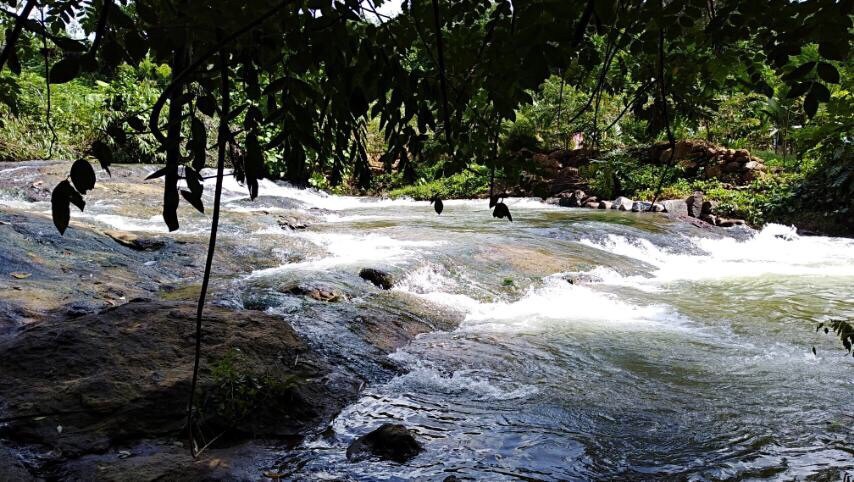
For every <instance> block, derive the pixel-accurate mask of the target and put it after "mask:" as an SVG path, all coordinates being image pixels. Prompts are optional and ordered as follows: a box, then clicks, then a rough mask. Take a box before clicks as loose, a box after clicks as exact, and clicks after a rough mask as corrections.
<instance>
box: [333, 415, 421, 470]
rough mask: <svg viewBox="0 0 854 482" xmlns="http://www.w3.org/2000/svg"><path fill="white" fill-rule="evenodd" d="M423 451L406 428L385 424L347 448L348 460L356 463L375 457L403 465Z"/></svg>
mask: <svg viewBox="0 0 854 482" xmlns="http://www.w3.org/2000/svg"><path fill="white" fill-rule="evenodd" d="M422 450H424V449H423V448H422V447H421V444H420V443H418V441H417V440H415V437H414V436H412V433H410V431H409V430H408V429H407V428H406V427H404V426H403V425H400V424H391V423H385V424H383V425H381V426H380V428H378V429H376V430H374V431H373V432H370V433H368V434H367V435H363V436H361V437H359V438H357V439H356V440H355V441H353V443H351V444H350V446H349V447H347V460H349V461H351V462H356V461H359V460H364V459H366V458H370V457H372V456H374V457H379V458H381V459H385V460H391V461H394V462H397V463H401V464H402V463H404V462H406V461H408V460H409V459H411V458H413V457H415V456H416V455H418V454H419V453H421V451H422Z"/></svg>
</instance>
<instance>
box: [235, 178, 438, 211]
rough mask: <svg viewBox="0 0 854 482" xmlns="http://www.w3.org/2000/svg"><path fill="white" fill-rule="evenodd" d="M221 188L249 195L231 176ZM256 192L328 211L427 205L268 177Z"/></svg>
mask: <svg viewBox="0 0 854 482" xmlns="http://www.w3.org/2000/svg"><path fill="white" fill-rule="evenodd" d="M223 189H225V190H227V191H230V192H232V193H244V196H243V197H248V196H249V195H248V193H247V190H246V187H245V186H243V185H241V184H240V183H238V182H237V180H236V179H234V177H232V176H229V177H226V178H225V179H224V180H223ZM258 194H259V195H261V196H272V197H282V198H287V199H293V200H295V201H299V202H301V203H304V204H306V205H307V206H308V207H315V208H321V209H327V210H330V211H342V210H347V209H361V208H376V207H389V206H418V205H423V206H427V205H428V204H429V203H428V202H426V201H413V200H411V199H372V198H362V197H355V196H336V195H330V194H327V193H325V192H323V191H318V190H316V189H299V188H296V187H293V186H291V185H288V184H286V183H279V182H274V181H270V180H269V179H262V180H260V181H258ZM239 199H242V198H239Z"/></svg>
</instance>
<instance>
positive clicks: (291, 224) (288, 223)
mask: <svg viewBox="0 0 854 482" xmlns="http://www.w3.org/2000/svg"><path fill="white" fill-rule="evenodd" d="M277 221H278V223H279V227H280V228H282V229H290V230H301V229H306V228H307V227H308V224H307V223H306V222H305V221H304V220H302V219H300V218H297V217H294V216H279V218H278V219H277Z"/></svg>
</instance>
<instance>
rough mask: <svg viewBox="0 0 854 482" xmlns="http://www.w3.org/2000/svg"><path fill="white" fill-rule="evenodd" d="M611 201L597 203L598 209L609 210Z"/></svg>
mask: <svg viewBox="0 0 854 482" xmlns="http://www.w3.org/2000/svg"><path fill="white" fill-rule="evenodd" d="M611 204H612V203H611V201H599V205H598V206H597V208H598V209H611Z"/></svg>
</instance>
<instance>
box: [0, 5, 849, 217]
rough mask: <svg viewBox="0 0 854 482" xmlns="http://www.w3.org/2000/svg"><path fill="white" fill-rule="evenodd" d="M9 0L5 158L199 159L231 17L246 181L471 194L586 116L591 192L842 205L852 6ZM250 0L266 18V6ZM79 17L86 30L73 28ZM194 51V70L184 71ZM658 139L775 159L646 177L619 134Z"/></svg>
mask: <svg viewBox="0 0 854 482" xmlns="http://www.w3.org/2000/svg"><path fill="white" fill-rule="evenodd" d="M8 3H9V9H7V10H6V16H5V17H3V20H2V21H3V22H4V23H5V24H6V25H8V26H9V28H8V29H4V30H6V32H5V34H4V35H5V36H6V38H9V37H10V36H13V35H14V30H15V29H14V28H12V27H14V26H15V25H16V22H15V20H16V18H15V17H14V13H15V12H18V13H20V12H21V11H22V9H23V10H26V9H27V8H28V7H30V10H28V17H29V18H28V20H27V21H26V22H23V23H22V25H21V28H20V33H19V35H18V37H19V38H17V39H16V42H15V45H14V48H12V49H7V50H9V52H8V53H6V52H4V56H5V57H7V58H5V59H4V62H5V64H6V67H7V69H6V70H4V73H3V76H2V84H0V86H2V88H0V98H1V99H2V100H3V102H4V105H3V107H2V108H3V109H4V114H5V115H4V116H3V122H2V126H0V129H2V136H0V139H2V141H0V159H6V160H16V159H32V158H46V157H59V158H71V159H74V158H78V157H82V156H85V155H87V154H90V155H95V157H98V158H100V159H101V160H102V161H104V160H105V159H104V157H105V156H106V157H108V158H109V162H164V161H169V160H170V159H171V160H172V162H167V164H170V165H171V164H175V162H174V161H178V164H181V163H182V162H183V161H181V160H184V161H190V162H186V163H185V167H189V168H190V169H191V171H192V170H193V169H195V170H198V168H200V167H202V166H204V165H214V161H213V160H211V159H209V156H208V154H209V151H210V149H211V146H210V141H209V139H208V138H209V137H210V138H211V139H214V138H215V137H216V136H215V135H214V134H210V135H209V132H211V131H214V130H215V128H214V121H213V119H212V118H211V115H215V113H216V112H217V111H218V110H219V109H218V106H217V105H216V100H215V98H214V97H213V96H212V94H214V95H215V94H217V93H218V92H219V90H220V88H219V86H218V85H217V83H216V82H215V81H214V78H215V77H216V76H217V73H218V72H217V69H216V68H215V66H214V63H213V62H214V57H215V56H216V54H217V53H218V49H212V48H211V46H217V45H220V43H219V42H218V39H220V38H223V37H225V36H227V35H228V34H230V33H237V34H239V35H234V36H235V38H234V39H233V40H232V41H230V42H226V43H224V44H223V46H225V47H227V50H228V55H229V59H230V63H231V64H232V65H231V68H232V69H233V72H232V74H233V82H232V83H231V85H230V87H231V89H232V98H233V100H232V102H234V103H235V104H236V105H237V106H238V107H237V108H235V109H234V112H233V113H232V114H231V115H230V118H229V119H228V120H229V124H232V125H234V126H238V127H237V128H233V129H232V130H231V133H232V135H233V138H232V139H229V140H230V141H231V142H229V149H227V154H228V156H227V157H228V159H227V160H228V161H230V162H231V163H232V164H233V165H234V167H235V168H236V169H237V171H238V173H237V174H238V175H239V176H243V175H247V176H248V178H249V181H250V184H251V182H252V181H251V179H252V178H254V177H259V176H265V177H273V178H283V179H286V180H289V181H291V182H294V183H297V184H300V185H311V186H315V187H319V188H324V189H337V190H345V191H354V190H365V189H367V190H370V191H372V192H389V194H391V195H392V196H412V197H415V198H421V199H429V198H432V197H434V196H440V197H465V196H477V195H485V194H486V193H487V192H488V191H489V189H490V187H491V186H492V181H493V180H494V179H497V180H498V181H499V184H500V185H501V186H507V185H513V184H514V182H516V181H517V180H518V176H519V174H520V172H522V171H523V170H524V169H525V167H526V166H524V165H519V163H518V160H517V161H516V162H514V156H513V154H514V153H515V152H516V151H518V150H519V149H520V148H527V149H530V150H532V151H548V150H553V149H556V148H566V147H572V145H573V136H577V135H578V134H579V133H580V134H583V135H584V139H585V143H584V147H586V148H588V149H591V150H592V151H593V157H594V158H596V159H598V160H599V162H596V163H594V164H593V165H592V167H591V168H589V169H586V170H585V172H584V174H585V176H587V177H588V178H589V179H590V181H591V185H592V188H593V189H595V190H596V192H597V193H598V194H600V195H602V196H608V195H613V194H614V193H613V192H610V191H613V190H612V189H609V187H608V186H607V184H608V183H609V178H611V177H613V173H614V172H617V173H619V177H620V180H621V181H622V182H621V184H622V187H623V192H621V193H620V194H625V195H629V196H633V197H638V198H652V197H656V194H659V197H660V196H664V197H681V196H685V195H686V194H689V193H690V192H691V191H693V190H696V189H701V190H703V191H705V192H706V194H707V196H708V197H710V198H712V199H715V200H718V201H720V202H721V203H722V204H721V206H720V210H721V211H722V212H724V213H727V214H732V215H737V216H740V217H744V218H746V219H747V220H748V221H750V222H752V223H754V224H762V223H764V222H766V221H769V220H772V221H773V220H777V221H795V220H798V218H801V219H811V220H813V221H814V214H815V213H819V214H821V217H823V218H827V222H826V223H823V226H818V227H824V228H829V229H830V230H833V225H834V222H838V221H840V220H844V219H846V218H848V217H849V216H848V212H849V211H850V209H852V206H851V205H850V200H851V199H852V198H854V196H852V193H854V182H852V176H854V168H852V166H851V158H852V157H853V156H852V155H851V154H852V143H851V138H850V133H851V132H852V131H854V128H852V127H854V126H852V122H854V121H852V115H851V114H852V85H851V84H852V75H851V70H852V67H851V62H850V60H849V59H848V49H849V47H850V27H851V21H850V20H851V18H850V12H849V11H848V8H850V6H849V5H848V4H847V3H846V2H833V1H815V2H792V3H790V2H769V3H768V4H767V5H757V6H747V5H745V4H743V3H739V2H734V3H732V4H731V5H730V4H728V3H727V2H714V1H713V2H706V1H686V2H663V3H660V4H659V3H655V2H651V3H648V2H644V3H637V4H634V3H632V2H609V1H591V2H527V3H524V4H512V3H510V2H455V3H454V4H453V5H451V4H448V5H445V6H443V5H441V4H440V3H436V4H435V5H434V4H433V3H432V2H404V4H403V12H402V13H401V14H400V15H397V16H394V17H389V16H387V15H384V14H382V13H379V12H378V11H377V10H376V8H378V7H381V5H382V3H383V2H375V3H371V2H344V3H334V2H324V1H320V2H307V3H303V2H282V3H269V4H267V3H265V2H257V3H258V4H257V5H255V4H251V5H245V6H244V5H242V4H241V5H238V4H234V5H232V4H231V3H229V2H218V3H214V4H207V3H205V4H198V5H196V4H194V3H192V2H184V3H180V4H176V5H173V4H172V3H170V2H157V1H150V2H129V3H128V4H126V5H125V4H123V2H120V3H118V4H113V2H111V1H108V2H100V1H96V2H89V1H83V0H80V1H76V2H75V1H72V2H67V1H65V2H43V3H37V2H26V3H25V4H24V5H18V4H16V3H15V2H8ZM760 3H763V2H760ZM437 6H438V7H440V8H439V10H435V7H437ZM443 7H444V8H443ZM265 9H269V11H270V12H271V15H273V17H272V18H274V19H275V20H270V19H261V16H260V13H263V12H264V10H265ZM226 12H228V13H226ZM220 15H225V17H222V16H220ZM167 16H168V17H169V18H171V19H172V20H171V21H170V22H169V23H168V25H167V23H164V22H162V21H161V18H166V17H167ZM173 17H174V18H173ZM226 17H227V18H228V19H229V22H230V24H223V23H222V22H221V19H222V18H226ZM555 19H564V20H565V22H564V24H563V26H562V27H561V28H555V26H554V24H553V22H554V20H555ZM766 20H767V21H766ZM436 21H438V22H440V25H439V27H440V28H439V29H438V30H437V29H436V25H434V24H435V23H436ZM102 23H103V25H102ZM801 24H803V25H801ZM42 26H44V28H43V27H42ZM86 32H92V35H94V36H93V37H92V41H91V42H90V41H89V38H86V39H82V40H71V39H74V38H77V39H80V38H81V37H82V36H83V35H84V34H85V33H86ZM437 33H438V35H437ZM277 38H279V41H276V39H277ZM188 42H189V43H188ZM10 45H11V44H10ZM188 45H191V48H187V46H188ZM259 45H261V46H263V47H262V48H258V46H259ZM98 47H100V48H98ZM440 51H441V52H440ZM440 53H441V55H439V54H440ZM43 54H47V55H43ZM178 57H180V58H178ZM188 64H195V65H194V67H195V71H193V72H189V71H188V72H182V71H183V68H184V67H186V66H187V65H188ZM440 64H441V65H440ZM46 68H47V69H48V70H46ZM18 72H20V75H16V74H17V73H18ZM659 72H660V73H661V74H663V75H664V82H657V81H656V80H655V79H656V77H657V75H656V74H659ZM47 73H50V75H51V76H52V77H53V78H52V80H51V83H52V84H53V85H52V86H51V89H50V92H49V94H50V95H48V90H47V84H46V82H45V75H46V74H47ZM179 73H183V74H186V75H185V76H184V78H180V77H181V75H179ZM659 76H660V75H659ZM175 80H179V82H177V83H176V82H174V81H175ZM167 87H169V89H168V90H167V92H166V93H167V94H168V95H166V96H162V95H161V94H163V93H164V89H167ZM167 97H171V98H172V104H176V103H180V104H182V108H181V109H180V110H181V111H182V112H181V113H180V114H179V112H178V110H179V109H178V107H179V106H177V105H176V106H175V108H174V109H173V114H172V115H173V116H174V117H175V118H176V119H179V121H178V122H180V123H182V125H183V127H182V128H181V129H177V126H176V128H174V129H173V132H172V136H173V138H175V139H180V141H178V145H177V146H174V151H175V152H173V153H172V154H171V155H170V154H169V149H168V148H167V146H169V145H170V143H166V142H164V141H165V140H166V137H168V136H164V135H163V134H161V133H160V132H159V131H156V132H155V130H152V127H153V126H154V125H156V124H150V122H146V121H149V119H147V118H146V116H147V115H148V114H150V113H151V111H152V107H153V106H155V104H156V103H158V101H159V105H158V106H157V107H158V109H157V112H158V116H157V118H152V119H151V120H153V121H154V122H155V123H156V122H157V121H159V122H161V129H162V128H163V126H164V125H165V123H167V122H168V119H167V118H168V116H169V115H168V114H167V113H166V112H161V111H162V110H165V109H163V107H164V105H166V104H168V103H167V102H166V100H167ZM175 101H180V102H175ZM48 104H50V109H49V110H50V115H47V112H48ZM175 122H176V121H175V119H173V121H172V123H175ZM146 123H149V124H150V125H148V126H146V125H145V124H146ZM669 137H673V138H674V139H703V140H708V141H710V142H714V143H717V144H722V145H724V146H726V147H730V148H747V149H750V150H751V151H752V152H754V153H755V154H757V155H759V157H762V158H763V159H765V160H766V162H767V163H768V165H769V166H770V167H771V168H773V171H774V173H775V174H774V175H772V176H767V177H764V178H762V179H758V180H756V181H754V182H752V183H750V184H749V185H747V186H745V187H744V188H742V189H738V190H733V189H730V187H731V186H729V185H727V184H726V183H722V182H718V181H716V180H704V179H697V178H692V176H685V175H682V173H680V172H679V169H678V166H676V167H675V169H676V171H675V172H674V173H672V174H668V175H667V176H665V177H664V179H663V180H664V185H663V186H659V181H660V180H662V169H661V168H660V167H656V166H652V165H649V164H648V163H645V162H642V160H640V159H638V158H637V156H635V155H633V152H632V148H633V147H636V146H644V145H650V144H653V143H655V142H666V141H668V140H669ZM173 158H174V159H173ZM371 166H373V167H374V169H373V171H374V172H372V169H371ZM493 168H494V169H495V171H493V170H492V169H493ZM170 169H171V168H170ZM380 169H382V170H384V171H385V174H382V175H379V170H380ZM182 172H183V171H182ZM172 177H174V178H175V179H174V180H172V179H171V178H172ZM179 177H183V175H182V176H177V175H176V176H171V175H170V176H169V178H170V180H169V184H172V183H173V181H174V182H177V180H178V178H179ZM187 177H189V178H191V179H188V181H189V182H190V183H191V184H193V185H188V186H187V187H188V188H190V190H189V192H191V193H195V192H198V193H200V192H201V187H200V186H195V183H194V182H193V180H192V177H193V175H192V174H188V175H187ZM659 188H660V191H659ZM169 192H176V191H171V190H169V189H167V193H169ZM169 197H170V201H169V203H167V204H168V205H170V206H171V205H173V204H175V203H177V202H178V199H177V198H175V199H173V196H172V195H169ZM192 197H193V199H195V198H197V197H198V196H195V195H193V196H192ZM199 199H200V198H199ZM199 202H200V200H199ZM805 212H807V214H806V215H804V214H803V213H805ZM170 224H172V225H174V226H177V223H170ZM810 224H811V225H815V224H816V223H814V222H811V223H810ZM819 224H820V225H821V224H822V223H819Z"/></svg>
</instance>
